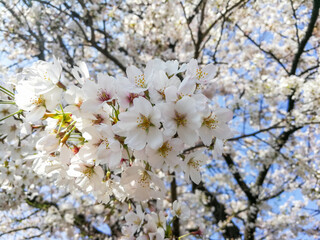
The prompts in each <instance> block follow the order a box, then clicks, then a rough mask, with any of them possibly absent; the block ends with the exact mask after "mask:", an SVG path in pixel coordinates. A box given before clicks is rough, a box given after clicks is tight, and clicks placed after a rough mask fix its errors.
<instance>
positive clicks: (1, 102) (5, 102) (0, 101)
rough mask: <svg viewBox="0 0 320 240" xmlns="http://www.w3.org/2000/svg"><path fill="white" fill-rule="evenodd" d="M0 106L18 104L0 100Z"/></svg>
mask: <svg viewBox="0 0 320 240" xmlns="http://www.w3.org/2000/svg"><path fill="white" fill-rule="evenodd" d="M0 104H16V103H15V102H14V101H4V100H0Z"/></svg>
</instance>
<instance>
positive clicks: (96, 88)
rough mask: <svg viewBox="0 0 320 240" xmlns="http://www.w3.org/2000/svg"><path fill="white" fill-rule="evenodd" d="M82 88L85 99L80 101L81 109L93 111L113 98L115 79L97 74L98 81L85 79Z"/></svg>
mask: <svg viewBox="0 0 320 240" xmlns="http://www.w3.org/2000/svg"><path fill="white" fill-rule="evenodd" d="M82 89H83V91H84V96H85V101H84V102H83V103H82V106H81V109H83V110H84V111H88V112H95V111H97V110H99V109H101V108H102V107H103V105H104V104H106V103H108V102H110V101H112V100H113V99H114V98H115V94H116V87H115V79H114V78H113V77H111V76H108V75H105V74H98V83H95V82H93V81H86V82H85V83H84V85H83V87H82Z"/></svg>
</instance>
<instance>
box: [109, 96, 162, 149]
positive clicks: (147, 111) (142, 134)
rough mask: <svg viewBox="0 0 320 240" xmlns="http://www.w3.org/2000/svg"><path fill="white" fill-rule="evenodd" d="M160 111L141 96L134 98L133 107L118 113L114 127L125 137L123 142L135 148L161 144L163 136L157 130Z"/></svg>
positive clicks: (155, 146) (152, 146)
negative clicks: (117, 119)
mask: <svg viewBox="0 0 320 240" xmlns="http://www.w3.org/2000/svg"><path fill="white" fill-rule="evenodd" d="M160 117H161V113H160V111H159V109H158V108H157V107H152V105H151V103H150V102H149V101H148V100H146V99H145V98H143V97H139V98H136V99H134V101H133V107H132V108H130V109H129V111H127V112H122V113H120V114H119V120H120V121H118V123H117V124H116V125H115V126H116V127H114V129H118V131H119V130H121V131H120V133H119V134H122V136H124V137H126V139H125V142H124V143H125V144H127V145H128V146H129V147H130V148H133V149H135V150H141V149H143V148H144V147H145V146H146V144H148V145H149V146H150V147H151V148H158V147H160V146H161V144H162V141H163V138H162V133H161V131H160V130H159V127H160Z"/></svg>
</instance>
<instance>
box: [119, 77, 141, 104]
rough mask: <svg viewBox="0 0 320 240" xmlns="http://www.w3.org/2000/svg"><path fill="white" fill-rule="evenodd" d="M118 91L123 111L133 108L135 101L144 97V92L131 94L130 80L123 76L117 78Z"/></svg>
mask: <svg viewBox="0 0 320 240" xmlns="http://www.w3.org/2000/svg"><path fill="white" fill-rule="evenodd" d="M116 91H117V97H118V102H119V105H120V107H121V108H122V109H127V108H129V107H131V106H133V100H134V99H135V98H138V97H143V96H144V92H138V93H137V92H131V89H130V83H129V80H128V79H127V78H125V77H121V76H118V77H117V81H116Z"/></svg>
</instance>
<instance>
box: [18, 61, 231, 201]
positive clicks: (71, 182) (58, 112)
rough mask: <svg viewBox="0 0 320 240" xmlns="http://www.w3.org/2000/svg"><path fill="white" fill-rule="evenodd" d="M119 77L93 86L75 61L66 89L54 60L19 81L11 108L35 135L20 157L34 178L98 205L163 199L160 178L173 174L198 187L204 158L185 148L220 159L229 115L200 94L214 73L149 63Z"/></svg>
mask: <svg viewBox="0 0 320 240" xmlns="http://www.w3.org/2000/svg"><path fill="white" fill-rule="evenodd" d="M126 72H127V77H123V76H117V78H114V77H112V76H109V75H108V74H102V73H99V74H98V75H97V79H96V80H94V79H93V78H90V75H89V71H88V69H87V67H86V64H85V63H83V62H81V63H80V64H79V65H78V66H76V67H74V68H73V70H72V75H73V76H74V81H73V82H68V81H66V80H65V79H64V75H63V71H62V65H61V63H60V62H59V61H58V60H57V59H55V60H54V62H53V63H48V62H43V61H39V62H36V63H35V64H34V65H33V66H32V67H29V68H25V69H24V70H23V72H22V73H21V74H19V76H18V78H17V82H16V86H15V90H16V93H15V96H14V100H15V103H16V105H17V106H18V108H19V109H20V111H23V114H24V116H25V118H24V121H25V122H28V123H30V124H31V126H33V128H35V127H37V128H40V129H41V130H42V131H39V132H38V134H40V135H41V138H40V139H39V140H38V141H37V142H36V149H37V151H38V152H37V154H33V155H29V156H28V157H27V158H28V159H31V160H33V167H34V170H35V171H36V172H37V173H39V174H44V175H46V176H49V177H51V176H53V177H54V178H55V179H56V183H57V184H59V185H63V186H69V187H77V188H80V189H81V190H83V191H84V192H87V193H93V194H94V195H95V196H96V197H97V199H98V200H99V201H102V202H105V203H107V202H109V200H110V196H115V197H116V198H117V199H122V200H123V199H126V198H127V199H130V198H132V199H134V200H137V201H144V200H148V199H152V198H160V199H161V198H164V196H165V193H166V189H165V185H164V181H163V179H161V178H163V177H168V176H169V177H170V175H172V174H173V173H176V174H179V173H180V172H183V173H184V175H185V179H186V180H187V181H189V179H191V180H192V181H193V182H195V183H196V184H198V183H200V181H201V174H200V168H201V166H202V165H204V164H206V163H207V161H208V157H207V156H206V155H205V154H203V153H202V152H201V151H189V150H188V149H190V148H192V147H194V146H195V145H196V144H204V145H206V146H208V147H211V148H213V147H215V148H216V151H217V152H221V147H222V145H223V144H222V142H223V140H225V139H227V138H229V137H230V136H231V131H230V129H229V127H228V126H227V122H228V121H229V120H231V118H232V112H231V111H230V110H228V109H221V108H216V109H212V107H210V100H209V99H208V98H207V97H206V96H205V95H204V94H203V93H202V92H203V90H204V89H205V88H206V85H207V84H209V83H211V82H212V79H213V78H214V75H215V68H214V66H213V65H212V64H209V65H207V66H205V67H204V68H200V67H199V66H198V64H197V62H196V60H191V61H190V62H189V63H188V64H184V65H182V66H180V67H179V64H178V62H177V61H168V62H163V61H161V60H158V59H156V60H151V61H149V62H148V63H147V65H146V67H145V69H144V70H143V71H141V70H139V69H138V68H136V67H135V66H130V67H128V68H127V71H126ZM183 73H184V74H183ZM201 142H202V143H201Z"/></svg>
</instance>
